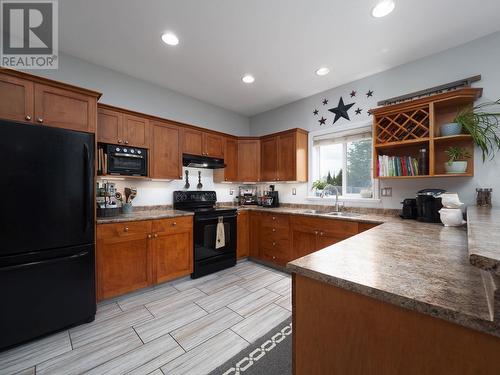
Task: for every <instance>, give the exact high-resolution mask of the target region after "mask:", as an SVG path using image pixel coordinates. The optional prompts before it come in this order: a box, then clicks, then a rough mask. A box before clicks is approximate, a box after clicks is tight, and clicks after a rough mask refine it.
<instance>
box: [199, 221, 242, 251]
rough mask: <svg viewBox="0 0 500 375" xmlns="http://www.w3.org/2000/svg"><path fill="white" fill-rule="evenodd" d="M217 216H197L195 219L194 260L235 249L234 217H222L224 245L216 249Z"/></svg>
mask: <svg viewBox="0 0 500 375" xmlns="http://www.w3.org/2000/svg"><path fill="white" fill-rule="evenodd" d="M218 222H219V221H218V218H217V217H197V218H196V219H195V236H194V237H195V239H194V240H195V251H194V258H195V260H202V259H207V258H212V257H216V256H220V255H225V254H228V253H231V252H235V251H236V238H235V236H236V217H235V216H231V217H224V221H223V225H224V239H225V243H224V246H222V247H219V248H218V249H216V247H215V245H216V241H217V224H218Z"/></svg>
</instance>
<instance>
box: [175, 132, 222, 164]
mask: <svg viewBox="0 0 500 375" xmlns="http://www.w3.org/2000/svg"><path fill="white" fill-rule="evenodd" d="M182 152H183V153H184V154H190V155H200V156H211V157H213V158H221V159H222V158H223V157H224V138H223V137H222V136H221V135H218V134H214V133H209V132H203V131H200V130H196V129H184V131H183V140H182Z"/></svg>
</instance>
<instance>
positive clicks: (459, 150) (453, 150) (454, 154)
mask: <svg viewBox="0 0 500 375" xmlns="http://www.w3.org/2000/svg"><path fill="white" fill-rule="evenodd" d="M444 152H445V154H446V156H447V157H448V164H449V165H451V163H453V162H454V161H464V160H465V159H469V158H470V157H471V154H470V152H469V151H468V150H467V149H466V148H464V147H455V146H453V147H448V148H447V149H446V150H445V151H444Z"/></svg>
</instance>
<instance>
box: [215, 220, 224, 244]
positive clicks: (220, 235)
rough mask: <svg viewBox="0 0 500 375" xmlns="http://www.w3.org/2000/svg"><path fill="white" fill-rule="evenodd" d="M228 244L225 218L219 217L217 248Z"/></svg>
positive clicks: (216, 238)
mask: <svg viewBox="0 0 500 375" xmlns="http://www.w3.org/2000/svg"><path fill="white" fill-rule="evenodd" d="M225 245H226V233H225V231H224V218H223V217H222V216H220V217H219V222H218V223H217V236H216V237H215V248H216V249H219V248H221V247H224V246H225Z"/></svg>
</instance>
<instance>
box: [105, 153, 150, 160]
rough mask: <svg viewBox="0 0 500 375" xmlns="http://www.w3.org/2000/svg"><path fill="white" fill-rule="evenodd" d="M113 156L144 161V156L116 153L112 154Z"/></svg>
mask: <svg viewBox="0 0 500 375" xmlns="http://www.w3.org/2000/svg"><path fill="white" fill-rule="evenodd" d="M112 155H113V156H123V157H125V158H135V159H144V156H142V155H135V154H124V153H122V152H115V153H114V154H112Z"/></svg>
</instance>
